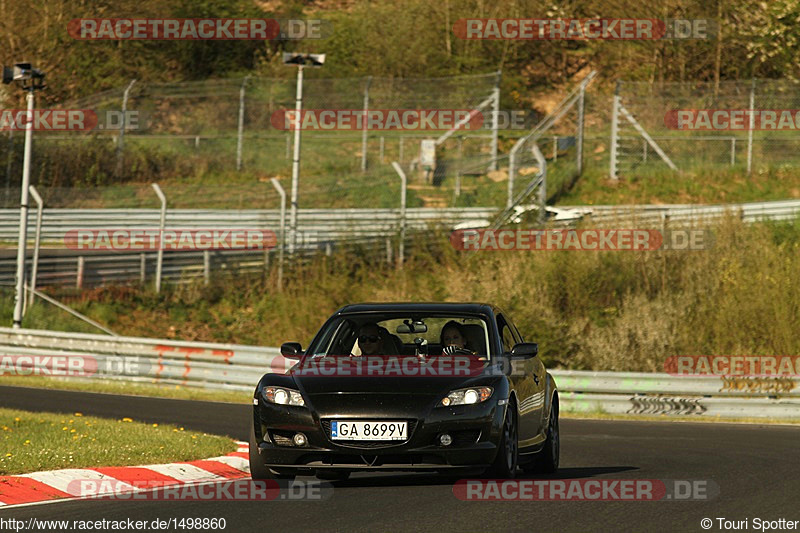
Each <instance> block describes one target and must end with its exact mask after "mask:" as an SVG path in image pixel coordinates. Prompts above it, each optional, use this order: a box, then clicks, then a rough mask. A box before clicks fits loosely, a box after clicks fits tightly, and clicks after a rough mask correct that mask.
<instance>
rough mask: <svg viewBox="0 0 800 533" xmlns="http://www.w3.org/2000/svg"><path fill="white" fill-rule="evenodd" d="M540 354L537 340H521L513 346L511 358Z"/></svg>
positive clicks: (527, 357) (523, 357)
mask: <svg viewBox="0 0 800 533" xmlns="http://www.w3.org/2000/svg"><path fill="white" fill-rule="evenodd" d="M537 355H539V345H538V344H536V343H535V342H520V343H519V344H515V345H514V347H513V348H511V359H517V360H522V359H530V358H532V357H536V356H537Z"/></svg>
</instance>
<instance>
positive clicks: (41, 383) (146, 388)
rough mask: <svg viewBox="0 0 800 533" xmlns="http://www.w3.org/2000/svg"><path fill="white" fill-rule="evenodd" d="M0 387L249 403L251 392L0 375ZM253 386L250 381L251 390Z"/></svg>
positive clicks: (97, 380)
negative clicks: (1, 376)
mask: <svg viewBox="0 0 800 533" xmlns="http://www.w3.org/2000/svg"><path fill="white" fill-rule="evenodd" d="M0 385H6V386H14V387H28V388H33V389H52V390H67V391H80V392H98V393H103V394H117V395H130V396H150V397H154V398H170V399H174V400H198V401H206V402H225V403H243V404H249V403H251V402H252V400H253V394H252V393H251V392H240V391H220V390H207V389H201V388H197V387H184V386H180V385H163V384H151V383H131V382H127V381H116V380H99V379H75V378H70V379H60V378H50V377H43V376H3V378H2V379H1V380H0ZM255 386H256V383H255V381H254V382H253V388H254V389H255Z"/></svg>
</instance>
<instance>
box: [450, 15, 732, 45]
mask: <svg viewBox="0 0 800 533" xmlns="http://www.w3.org/2000/svg"><path fill="white" fill-rule="evenodd" d="M716 33H717V31H716V24H715V23H714V21H712V20H709V19H663V20H660V19H650V18H643V19H633V18H631V19H629V18H594V19H568V18H561V19H559V18H546V19H538V18H519V19H510V18H502V19H501V18H470V19H459V20H458V21H456V23H455V24H453V34H455V36H456V37H458V38H460V39H466V40H471V39H475V40H485V39H489V40H523V41H525V40H557V41H560V40H566V41H586V40H623V41H625V40H636V41H642V40H644V41H648V40H660V39H708V38H710V37H713V36H714V35H716Z"/></svg>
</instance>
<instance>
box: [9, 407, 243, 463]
mask: <svg viewBox="0 0 800 533" xmlns="http://www.w3.org/2000/svg"><path fill="white" fill-rule="evenodd" d="M0 442H2V452H0V474H1V475H11V474H23V473H27V472H39V471H42V470H54V469H59V468H89V467H100V466H133V465H144V464H157V463H171V462H174V461H193V460H197V459H205V458H208V457H215V456H219V455H224V454H226V453H230V452H232V451H235V450H236V444H235V443H234V442H233V441H232V440H231V439H229V438H227V437H219V436H215V435H207V434H205V433H198V432H195V431H185V430H184V428H182V427H175V426H171V425H166V424H142V423H138V422H134V421H133V420H132V419H131V418H122V419H120V420H108V419H104V418H95V417H91V416H83V415H82V414H81V413H74V414H73V415H63V414H50V413H31V412H28V411H19V410H16V409H3V408H0Z"/></svg>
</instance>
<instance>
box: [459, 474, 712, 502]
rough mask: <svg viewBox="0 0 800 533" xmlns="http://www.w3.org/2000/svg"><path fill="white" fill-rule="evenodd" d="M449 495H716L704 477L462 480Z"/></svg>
mask: <svg viewBox="0 0 800 533" xmlns="http://www.w3.org/2000/svg"><path fill="white" fill-rule="evenodd" d="M453 494H454V495H455V497H456V498H458V499H459V500H464V501H546V502H549V501H632V502H635V501H639V502H651V501H698V500H701V501H704V500H711V499H713V498H716V497H717V496H719V486H718V485H717V484H716V483H715V482H714V481H711V480H705V479H702V480H680V479H563V480H562V479H556V480H552V479H518V480H502V479H462V480H459V481H457V482H456V484H455V485H453Z"/></svg>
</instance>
